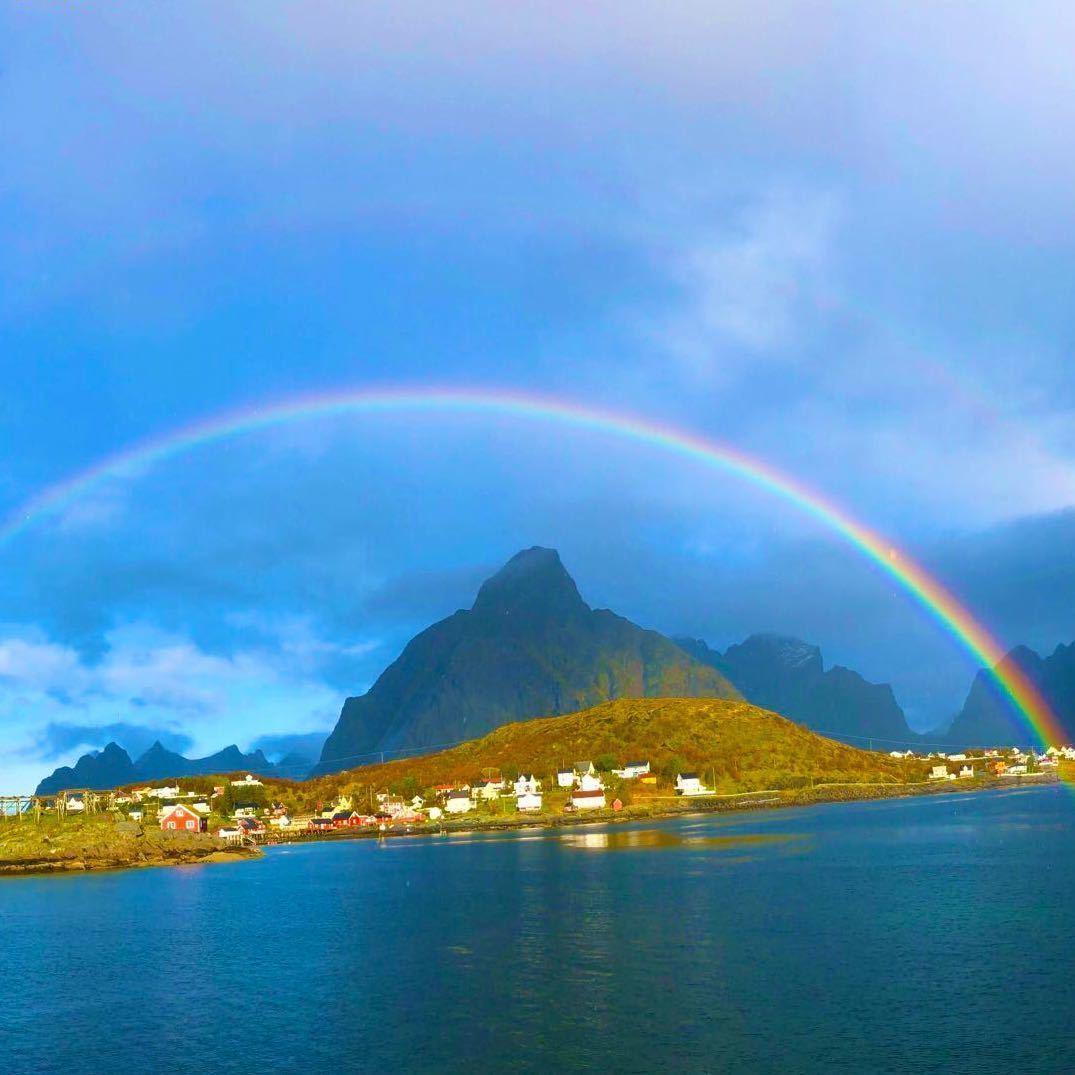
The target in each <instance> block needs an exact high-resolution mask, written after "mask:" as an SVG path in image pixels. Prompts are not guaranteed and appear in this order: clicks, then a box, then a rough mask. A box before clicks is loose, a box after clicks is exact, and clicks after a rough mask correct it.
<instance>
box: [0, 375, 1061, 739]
mask: <svg viewBox="0 0 1075 1075" xmlns="http://www.w3.org/2000/svg"><path fill="white" fill-rule="evenodd" d="M402 411H414V412H448V413H456V414H491V415H507V416H512V417H515V418H519V419H524V420H531V421H539V422H553V423H559V424H562V425H567V426H572V427H574V428H577V429H581V430H589V431H592V432H596V433H601V434H606V435H608V436H610V437H619V438H624V439H627V440H630V441H634V442H636V443H639V444H646V445H650V446H652V447H654V448H659V449H662V450H665V451H668V452H671V453H674V454H676V455H679V456H682V457H685V458H687V459H690V460H693V461H695V462H697V463H700V464H703V465H706V466H709V467H713V468H716V469H720V470H724V471H728V472H730V473H733V474H735V475H738V476H739V477H741V478H743V479H745V480H747V481H749V482H751V483H753V484H754V485H757V486H760V487H761V488H763V489H766V490H768V491H769V492H771V493H773V494H775V495H776V496H778V497H780V498H781V499H783V500H785V501H787V502H788V503H790V504H793V505H795V506H796V507H798V508H799V509H801V510H802V511H804V512H805V513H806V514H808V515H810V516H813V518H815V519H817V520H818V521H819V522H820V523H822V524H824V525H825V526H827V527H829V528H830V529H831V530H834V531H836V532H837V533H838V534H840V535H842V536H843V537H844V538H845V539H846V540H847V541H849V542H850V543H851V544H852V545H853V546H854V547H855V548H857V549H858V550H859V551H860V552H862V553H863V554H864V555H865V556H867V557H868V558H869V559H870V560H872V561H873V562H874V563H875V564H876V565H877V566H878V567H879V568H880V569H881V570H882V571H883V572H884V573H885V574H887V575H889V576H891V577H892V578H893V579H895V580H896V581H897V582H898V583H899V584H900V585H901V586H903V587H904V588H905V589H906V590H907V591H908V592H909V593H910V594H912V595H913V596H914V598H915V599H916V600H917V601H918V602H919V604H921V605H922V607H923V608H925V609H926V610H927V611H928V612H929V613H930V614H931V615H932V616H933V617H934V618H935V619H936V620H937V621H938V622H939V623H940V624H941V625H942V626H943V627H944V628H945V629H947V630H948V631H949V632H951V634H952V635H954V636H955V637H956V638H957V639H958V640H959V641H960V642H961V643H962V644H963V646H964V647H965V648H966V649H967V650H968V651H969V652H970V653H971V654H973V656H974V657H975V658H977V659H978V660H980V661H981V662H982V663H983V664H984V665H985V667H986V668H988V669H989V670H990V671H991V674H992V675H993V677H994V679H995V680H996V682H997V684H998V686H999V687H1000V688H1001V690H1002V692H1003V693H1004V694H1005V695H1006V696H1007V697H1008V698H1009V699H1010V700H1011V702H1012V704H1013V705H1014V707H1015V709H1016V710H1017V711H1018V713H1020V714H1021V716H1022V718H1023V719H1024V720H1025V722H1026V724H1027V727H1028V730H1029V731H1030V732H1032V733H1033V735H1034V737H1035V738H1036V739H1037V740H1038V741H1039V742H1041V743H1043V744H1045V745H1059V744H1060V743H1062V742H1063V741H1064V738H1065V733H1064V731H1063V728H1062V727H1061V726H1060V724H1059V722H1058V721H1057V719H1056V717H1055V715H1054V714H1053V712H1052V710H1051V709H1050V707H1049V705H1048V703H1047V702H1046V701H1045V699H1044V698H1043V697H1042V695H1041V693H1040V691H1039V690H1038V689H1037V687H1036V686H1035V685H1034V684H1033V683H1032V682H1031V681H1030V679H1028V677H1027V676H1026V675H1025V674H1024V673H1023V672H1022V671H1021V670H1020V669H1019V668H1016V667H1015V666H1013V665H1011V664H1010V663H1009V662H1006V661H1005V660H1004V651H1003V649H1002V648H1001V646H1000V644H999V643H998V642H997V641H996V639H994V638H993V636H992V635H991V634H990V633H989V631H987V630H986V628H985V627H983V626H982V624H980V623H979V622H978V621H977V620H976V619H975V617H974V616H973V615H972V614H971V613H970V612H969V611H968V610H967V609H966V608H965V607H964V606H963V605H962V604H961V603H960V602H959V601H958V600H957V599H956V598H955V597H954V596H953V595H952V594H951V593H950V592H949V591H948V590H947V589H946V587H945V586H944V585H943V584H942V583H941V582H940V581H938V580H937V579H936V578H934V577H933V576H931V575H930V574H928V573H927V572H926V571H925V569H924V568H922V567H921V566H920V565H919V564H917V563H915V561H914V560H912V559H911V558H910V557H908V556H907V555H906V554H904V553H902V552H901V551H900V550H899V549H897V548H895V547H894V546H893V545H892V544H891V542H889V541H886V540H885V539H884V538H883V537H882V536H881V535H880V534H878V533H876V532H875V531H873V530H871V529H870V528H869V527H867V526H866V525H865V524H864V523H862V522H859V521H858V520H857V519H855V518H853V517H852V516H851V515H849V514H848V513H847V512H846V511H845V510H844V509H843V508H841V507H839V506H838V505H836V504H834V503H833V502H832V501H831V500H829V499H827V498H826V497H824V496H822V495H821V494H820V493H818V492H816V491H815V490H813V489H810V488H809V487H807V486H806V485H804V484H803V483H801V482H800V481H798V480H797V479H795V478H792V477H790V476H789V475H787V474H784V473H782V472H780V471H779V470H777V469H776V468H774V467H772V466H770V465H769V464H768V463H765V462H763V461H762V460H760V459H756V458H753V457H751V456H749V455H746V454H744V453H743V452H741V451H739V450H738V449H737V448H734V447H732V446H731V445H728V444H722V443H720V442H718V441H714V440H709V439H706V438H704V437H701V436H699V435H698V434H696V433H692V432H690V431H688V430H683V429H677V428H674V427H672V426H668V425H662V424H660V423H657V422H653V421H651V420H649V419H646V418H642V417H640V416H637V415H632V414H625V413H619V412H615V411H609V410H603V409H600V408H595V407H590V406H588V405H584V404H581V403H576V402H572V401H569V400H565V399H561V398H557V397H549V396H542V395H531V394H521V393H518V392H508V391H499V390H494V389H488V388H460V387H429V386H426V387H418V388H383V387H379V388H370V389H362V390H356V391H345V392H332V393H326V394H316V395H304V396H298V397H294V398H291V399H288V400H284V401H282V402H276V403H270V404H267V405H265V406H257V407H252V408H247V409H243V410H238V411H231V412H227V413H224V414H221V415H218V416H216V417H211V418H208V419H206V420H204V421H200V422H196V423H193V424H191V425H187V426H182V427H180V428H179V429H176V430H173V431H171V432H169V433H167V434H165V435H163V436H161V437H157V438H153V439H150V440H146V441H143V442H141V443H138V444H136V445H134V446H133V447H131V448H129V449H127V450H125V451H122V452H119V453H118V454H116V455H113V456H110V457H108V458H106V459H104V460H103V461H102V462H100V463H98V464H96V465H95V466H93V467H90V468H89V469H87V470H84V471H81V472H80V473H78V474H76V475H74V476H73V477H71V478H69V479H67V480H65V481H61V482H58V483H56V484H54V485H51V486H49V487H48V488H46V489H44V490H43V491H42V492H40V493H39V494H37V495H36V496H34V497H33V498H32V499H30V500H28V501H27V502H26V503H25V504H23V505H22V506H21V507H20V508H18V509H17V510H16V511H14V512H13V513H12V514H11V515H10V516H9V517H8V518H7V519H6V520H5V521H4V522H3V524H2V525H0V545H3V544H6V543H8V542H11V541H12V540H13V539H14V538H16V537H18V536H19V535H20V534H22V533H24V532H25V531H26V530H28V529H29V528H30V527H31V526H33V525H34V523H35V522H37V521H38V520H40V519H42V518H43V517H46V516H48V515H51V514H54V513H56V512H58V511H61V510H63V508H64V507H65V506H66V505H68V504H70V503H71V502H73V501H74V500H76V499H77V498H78V497H79V496H82V495H83V494H85V493H86V492H88V491H90V490H92V489H93V488H94V487H95V486H97V485H99V484H101V483H103V482H106V481H108V480H110V479H114V478H119V477H123V476H124V475H125V474H127V473H134V472H136V471H140V470H142V469H144V468H146V467H149V466H151V465H153V464H155V463H159V462H161V461H163V460H166V459H169V458H170V457H172V456H175V455H179V454H180V453H182V452H185V451H189V450H190V449H192V448H196V447H199V446H201V445H206V444H211V443H213V442H216V441H221V440H226V439H228V438H231V437H237V436H241V435H245V434H249V433H253V432H256V431H258V430H261V429H267V428H270V427H273V426H279V425H285V424H287V423H289V422H296V421H302V420H307V419H312V418H319V417H326V416H331V415H344V414H376V413H380V412H384V413H389V412H402Z"/></svg>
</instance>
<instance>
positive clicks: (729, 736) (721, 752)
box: [307, 698, 925, 798]
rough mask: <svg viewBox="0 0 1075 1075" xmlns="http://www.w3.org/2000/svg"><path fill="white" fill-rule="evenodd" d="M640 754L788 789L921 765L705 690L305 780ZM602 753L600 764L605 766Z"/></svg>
mask: <svg viewBox="0 0 1075 1075" xmlns="http://www.w3.org/2000/svg"><path fill="white" fill-rule="evenodd" d="M638 758H640V759H644V760H648V761H649V762H650V765H651V766H652V768H653V769H654V770H655V771H658V772H661V773H663V774H664V775H665V777H666V779H667V778H673V777H674V775H675V772H677V771H682V770H685V769H693V770H697V771H699V772H700V773H702V774H703V775H704V776H705V778H706V779H707V780H708V781H709V782H710V786H716V788H717V790H728V791H739V790H752V789H757V788H781V787H796V786H801V785H802V784H804V783H806V782H809V781H810V780H825V781H831V782H838V781H847V782H864V783H896V782H902V781H904V780H909V779H922V778H923V777H924V774H925V763H922V762H907V761H904V760H903V759H896V758H890V757H888V756H887V755H886V754H879V753H874V752H872V751H865V750H859V749H857V748H855V747H851V746H848V745H847V744H845V743H840V742H837V741H836V740H832V739H825V738H823V737H822V736H820V735H817V734H816V733H814V732H811V731H809V730H808V729H806V728H803V727H801V726H800V725H798V724H795V723H793V722H792V721H790V720H787V719H785V718H784V717H781V716H779V715H778V714H776V713H772V712H769V711H767V710H764V709H760V708H758V707H757V706H754V705H750V704H749V703H747V702H743V701H738V700H731V699H714V698H645V699H617V700H615V701H609V702H604V703H602V704H600V705H597V706H594V707H592V708H590V709H586V710H584V711H582V712H579V713H572V714H568V715H566V716H558V717H545V718H542V719H536V720H527V721H520V722H517V723H513V724H508V725H505V726H504V727H501V728H497V729H496V730H495V731H493V732H491V733H490V734H488V735H486V736H483V737H482V738H480V739H476V740H474V741H473V742H469V743H464V744H462V745H461V746H458V747H454V748H453V749H451V750H446V751H442V752H440V753H437V754H429V755H425V756H422V757H416V758H406V759H401V760H399V761H393V762H389V763H386V764H384V765H373V766H366V767H363V768H360V769H354V770H351V771H349V772H346V773H339V774H334V775H332V776H326V777H322V778H320V779H316V780H314V781H312V782H311V783H310V784H309V785H308V786H307V788H308V790H309V791H311V792H313V793H314V794H315V796H322V797H325V798H328V797H329V796H331V795H332V794H335V793H337V792H339V791H341V790H343V789H346V788H348V787H351V786H375V787H390V786H391V785H392V784H393V783H398V782H400V781H403V780H407V781H408V783H409V784H410V786H412V787H417V788H419V789H425V788H429V787H433V786H434V785H437V784H455V783H467V782H471V781H473V780H475V779H476V778H477V776H478V775H479V774H480V773H481V771H482V770H483V769H486V768H496V769H499V770H501V772H502V773H504V774H505V775H509V776H511V775H514V774H516V773H519V772H525V773H531V772H532V773H535V774H537V775H539V776H540V777H542V778H543V779H545V780H550V779H551V778H552V777H553V775H554V774H555V772H556V770H557V768H559V767H561V766H563V765H565V764H567V765H571V764H572V763H573V762H574V761H575V760H578V759H585V760H595V761H596V760H597V759H607V761H610V760H612V759H614V760H615V761H616V762H618V763H620V764H622V763H625V762H627V761H630V760H633V759H638ZM607 761H606V764H607Z"/></svg>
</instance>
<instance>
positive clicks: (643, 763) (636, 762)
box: [624, 761, 649, 769]
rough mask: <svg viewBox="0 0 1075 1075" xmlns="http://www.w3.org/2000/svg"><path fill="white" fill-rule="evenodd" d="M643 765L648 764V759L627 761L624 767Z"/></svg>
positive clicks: (633, 767) (631, 767)
mask: <svg viewBox="0 0 1075 1075" xmlns="http://www.w3.org/2000/svg"><path fill="white" fill-rule="evenodd" d="M643 765H649V762H648V761H629V762H628V763H627V764H626V765H625V766H624V768H625V769H638V768H640V767H641V766H643Z"/></svg>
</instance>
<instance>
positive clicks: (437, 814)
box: [426, 806, 444, 821]
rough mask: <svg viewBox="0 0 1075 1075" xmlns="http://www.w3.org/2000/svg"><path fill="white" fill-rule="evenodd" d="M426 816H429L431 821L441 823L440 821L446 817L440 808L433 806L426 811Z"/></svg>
mask: <svg viewBox="0 0 1075 1075" xmlns="http://www.w3.org/2000/svg"><path fill="white" fill-rule="evenodd" d="M426 814H427V815H428V817H429V820H430V821H440V819H441V818H442V817H443V816H444V811H443V810H442V809H441V808H440V807H439V806H431V807H430V808H429V809H428V810H427V811H426Z"/></svg>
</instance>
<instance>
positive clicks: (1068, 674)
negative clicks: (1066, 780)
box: [946, 642, 1075, 747]
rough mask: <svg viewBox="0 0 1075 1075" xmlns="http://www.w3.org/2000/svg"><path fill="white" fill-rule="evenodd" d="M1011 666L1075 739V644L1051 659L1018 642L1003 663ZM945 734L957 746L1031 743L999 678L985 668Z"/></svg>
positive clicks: (1059, 649) (980, 672)
mask: <svg viewBox="0 0 1075 1075" xmlns="http://www.w3.org/2000/svg"><path fill="white" fill-rule="evenodd" d="M1006 665H1009V666H1010V665H1015V666H1016V667H1018V668H1020V669H1021V670H1022V671H1023V672H1024V673H1025V674H1026V675H1027V677H1028V678H1029V679H1030V680H1031V682H1032V683H1034V684H1035V686H1037V688H1038V689H1039V690H1040V691H1041V693H1042V696H1043V697H1044V698H1045V700H1046V702H1048V703H1049V706H1050V707H1051V709H1052V711H1053V712H1054V713H1055V714H1056V716H1057V718H1058V719H1059V721H1060V723H1061V724H1062V725H1063V726H1064V727H1065V728H1066V729H1067V732H1068V738H1069V739H1075V642H1073V643H1071V644H1070V645H1067V646H1063V645H1061V646H1057V647H1056V649H1055V650H1053V652H1052V654H1050V656H1048V657H1042V656H1041V655H1040V654H1039V653H1036V652H1035V651H1034V650H1032V649H1030V648H1028V647H1027V646H1017V647H1016V648H1015V649H1013V650H1012V651H1011V652H1010V653H1008V654H1007V655H1006V656H1005V658H1004V660H1003V662H1001V665H1000V666H999V667H1001V668H1003V667H1004V666H1006ZM946 738H947V740H948V741H949V742H950V743H952V744H953V745H956V746H965V747H966V746H1014V745H1017V744H1018V745H1024V744H1026V743H1027V742H1028V741H1029V740H1030V738H1031V736H1030V735H1029V734H1028V732H1027V727H1026V723H1025V721H1023V720H1021V719H1020V718H1018V717H1017V716H1016V715H1015V712H1014V710H1013V708H1012V703H1011V702H1010V701H1005V700H1004V698H1003V696H1002V695H1001V693H1000V689H999V688H998V686H997V684H996V680H995V679H994V678H993V676H992V675H991V674H990V673H988V672H986V671H985V670H984V669H982V670H981V671H979V673H978V674H977V675H976V676H975V677H974V682H973V683H972V684H971V688H970V691H969V693H968V694H967V700H966V701H965V702H964V703H963V708H962V709H961V710H960V711H959V714H958V715H957V716H956V719H955V720H954V721H953V722H952V726H951V728H949V729H948V733H947V736H946Z"/></svg>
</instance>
